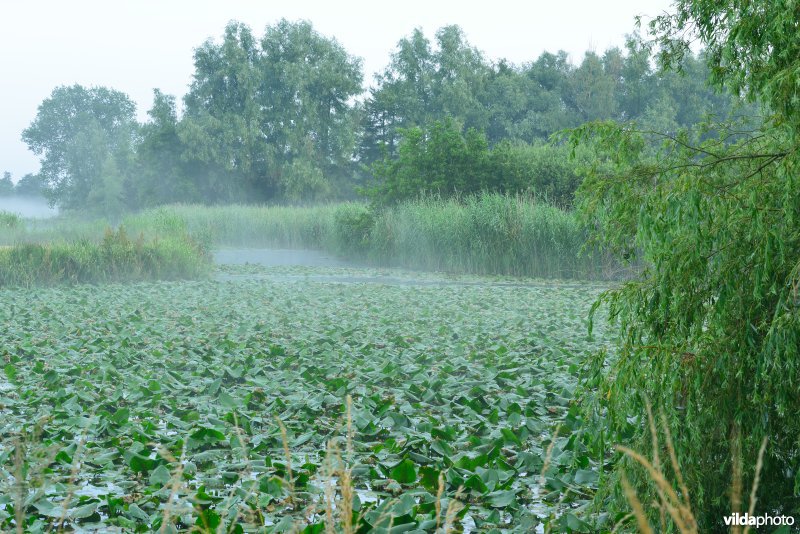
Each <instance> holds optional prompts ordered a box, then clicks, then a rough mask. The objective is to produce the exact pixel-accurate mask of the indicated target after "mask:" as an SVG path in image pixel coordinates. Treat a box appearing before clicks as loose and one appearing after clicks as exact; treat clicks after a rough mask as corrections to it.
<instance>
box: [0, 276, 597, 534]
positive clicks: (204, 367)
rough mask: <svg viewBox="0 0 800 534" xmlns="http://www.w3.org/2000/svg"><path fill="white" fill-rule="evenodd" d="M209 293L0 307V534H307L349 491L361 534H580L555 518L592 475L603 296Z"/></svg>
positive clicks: (428, 290)
mask: <svg viewBox="0 0 800 534" xmlns="http://www.w3.org/2000/svg"><path fill="white" fill-rule="evenodd" d="M224 274H225V275H226V276H225V277H222V278H221V279H220V280H208V281H197V282H176V283H171V282H166V283H165V282H160V283H157V284H152V283H142V284H133V285H106V286H100V287H88V286H77V287H74V288H50V289H39V290H36V291H30V290H0V291H1V292H2V300H3V303H4V305H3V306H2V307H1V308H0V322H2V324H3V325H4V330H3V344H2V347H3V348H2V352H0V358H2V359H3V361H4V362H5V363H4V367H5V369H4V373H0V403H2V405H3V410H4V412H3V413H4V422H3V426H2V429H0V432H2V440H0V528H3V529H4V530H6V529H13V528H14V521H16V520H18V519H21V520H22V521H24V523H25V530H26V531H32V532H36V531H44V530H47V529H48V528H49V527H55V526H56V525H58V524H59V522H60V521H61V520H63V521H64V523H65V526H66V527H67V528H69V529H71V528H77V527H81V528H84V529H92V528H93V526H94V527H95V528H96V527H98V526H99V527H100V528H112V527H114V526H117V527H122V528H125V529H128V530H130V531H141V532H151V531H157V530H159V528H160V526H161V523H162V521H164V520H165V518H166V520H167V521H168V522H169V523H171V524H174V525H175V527H176V528H178V529H180V530H188V529H190V528H191V527H192V526H193V525H198V526H199V527H201V529H202V530H203V531H214V530H215V528H214V526H215V525H216V524H217V522H222V524H223V525H224V528H225V529H226V531H234V532H241V530H236V529H234V530H227V529H229V528H231V525H232V524H239V525H241V526H243V527H245V528H246V529H251V528H255V527H256V526H262V525H267V526H268V527H267V531H269V532H288V531H290V530H291V526H292V525H293V524H299V525H301V528H302V525H307V524H313V525H318V528H314V529H312V530H309V532H312V531H313V532H317V531H320V530H319V529H320V528H321V525H322V522H323V521H324V520H325V514H326V511H325V508H326V505H325V495H326V493H325V488H326V486H327V485H328V484H332V485H333V488H334V492H335V498H336V500H337V501H339V502H340V504H341V499H342V498H343V495H342V493H341V491H342V481H341V477H342V474H343V473H344V472H345V471H347V472H349V474H350V476H351V477H352V486H353V488H354V496H353V503H352V506H353V511H354V514H353V517H356V516H357V517H358V518H359V524H360V525H363V526H364V528H369V525H372V526H376V525H378V524H382V525H384V526H386V525H388V523H389V522H390V521H392V522H393V524H394V525H395V528H399V526H400V525H406V526H405V527H404V528H405V529H413V528H417V529H422V530H433V528H434V526H435V525H436V523H437V519H438V521H439V523H440V525H442V526H444V524H445V522H446V519H445V518H446V516H447V515H448V510H450V513H455V511H456V508H455V507H456V506H457V507H458V508H459V513H458V514H457V515H455V518H454V519H455V522H456V523H458V524H461V525H466V524H473V525H477V526H479V527H480V528H481V529H484V530H485V529H487V528H490V527H491V526H492V525H494V526H497V527H501V526H502V525H505V524H507V521H509V520H510V521H512V524H513V525H516V526H519V528H523V529H528V528H530V529H532V528H534V526H535V525H536V524H537V523H540V522H545V523H548V522H552V524H553V526H554V528H557V529H559V530H563V528H564V527H563V525H569V526H571V527H573V528H576V525H577V526H578V527H577V528H579V530H584V531H585V530H586V529H587V527H586V526H585V524H584V523H582V522H581V521H580V520H579V519H578V518H577V517H576V516H575V515H574V514H573V513H572V512H569V511H568V510H567V508H568V507H571V506H577V505H580V504H586V503H587V500H586V499H587V496H590V495H591V494H592V492H593V491H594V489H595V488H596V485H597V482H598V479H597V472H596V471H594V470H593V469H594V468H595V462H596V458H595V457H594V456H593V455H592V453H591V451H589V450H587V449H586V448H585V447H584V445H583V444H582V443H581V442H580V440H576V439H575V432H576V431H577V430H578V429H580V427H581V425H582V422H581V420H580V418H578V416H577V413H578V409H577V406H574V405H572V404H571V403H570V399H571V397H572V392H573V390H574V388H575V383H576V378H575V374H576V373H577V369H578V366H579V365H580V363H581V361H582V360H583V359H584V358H585V355H586V353H587V351H589V350H593V349H596V348H597V347H598V346H599V344H600V343H602V342H603V338H602V337H597V338H596V339H595V340H594V341H590V340H587V338H586V334H585V331H586V330H585V329H586V327H585V316H586V313H587V310H588V307H589V305H590V303H591V301H592V300H593V299H594V298H596V296H597V294H598V292H599V291H600V290H601V289H602V288H601V287H598V286H592V285H589V284H580V285H570V286H562V287H559V286H557V285H542V284H541V283H539V282H535V281H517V282H516V283H515V284H512V285H503V284H499V285H495V284H492V283H491V281H489V280H485V279H469V280H459V279H457V278H453V277H448V278H442V277H433V276H428V277H426V278H425V285H422V286H417V287H415V286H413V285H405V284H401V285H395V286H390V285H382V284H380V283H370V284H366V285H365V284H363V283H358V284H342V283H340V282H338V281H336V280H332V281H328V282H325V281H314V280H315V277H318V276H320V275H322V276H330V275H339V276H350V277H353V276H371V275H374V273H371V272H369V271H361V270H346V271H331V270H321V271H320V270H314V269H296V268H294V269H292V268H290V269H285V268H284V269H263V268H262V269H257V268H254V267H242V268H236V267H227V268H226V269H225V273H224ZM395 276H407V275H402V274H401V273H395ZM407 280H408V282H410V283H413V282H414V279H407ZM462 282H463V283H462ZM530 282H533V283H530ZM454 283H455V284H456V285H453V284H454ZM476 283H477V285H476ZM348 396H349V397H350V398H351V399H352V403H351V407H352V408H351V410H350V413H349V417H348V413H347V412H348V410H347V399H348ZM281 425H283V427H284V428H285V436H283V435H282V429H281ZM17 432H22V435H21V438H14V437H12V436H14V435H15V434H16V433H17ZM20 440H21V441H20ZM331 440H332V441H331ZM285 448H287V449H288V456H287V451H285V450H284V449H285ZM336 450H338V453H337V452H335V451H336ZM543 471H544V476H543V477H542V476H541V474H542V472H543ZM21 472H22V473H25V476H24V477H22V479H21V480H22V481H23V482H22V484H15V483H14V478H13V477H14V476H17V475H16V474H17V473H21ZM440 474H441V476H442V479H441V480H442V482H441V483H440ZM440 484H441V486H440ZM19 492H23V494H24V495H25V497H24V499H20V497H19V495H20V493H19ZM340 504H337V505H334V506H333V508H334V509H333V514H334V521H336V522H337V523H338V522H339V521H342V522H343V521H344V520H345V518H343V517H341V515H340V511H341V509H342V507H341V505H340ZM451 506H452V507H453V508H449V507H451ZM530 506H532V507H533V508H529V507H530ZM557 511H559V512H561V515H560V516H559V518H556V512H557ZM566 512H568V513H566ZM537 514H539V516H541V517H539V516H537ZM391 517H393V519H390V518H391ZM558 525H562V526H558Z"/></svg>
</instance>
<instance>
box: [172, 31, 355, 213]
mask: <svg viewBox="0 0 800 534" xmlns="http://www.w3.org/2000/svg"><path fill="white" fill-rule="evenodd" d="M195 69H196V71H195V76H194V81H193V83H192V87H191V90H190V92H189V94H187V96H186V98H185V103H186V114H185V117H184V119H183V121H182V123H181V124H180V127H179V135H180V137H181V140H182V142H183V143H184V145H185V146H186V147H187V148H186V150H187V152H186V156H187V157H188V159H189V160H190V161H193V162H196V163H200V164H201V167H203V169H204V174H205V176H206V181H207V182H208V183H209V184H212V185H214V186H215V192H214V193H215V196H216V197H217V199H218V200H232V199H234V198H254V196H255V198H261V199H262V200H267V199H273V198H279V197H280V196H281V195H282V194H283V193H284V192H286V190H287V189H286V185H287V184H286V180H287V179H290V178H291V177H299V176H308V175H307V174H303V173H299V172H298V169H300V168H313V169H318V170H320V171H322V172H323V173H324V175H325V176H331V175H336V174H337V173H338V174H346V173H347V172H348V170H349V167H350V165H351V161H352V156H353V150H354V143H355V135H354V129H355V128H354V120H355V117H354V114H353V113H352V111H351V108H350V105H349V101H350V99H351V98H352V97H354V96H355V95H357V94H359V93H360V92H361V63H360V60H358V59H356V58H353V57H352V56H350V55H349V54H347V52H346V51H345V50H344V48H342V47H341V45H339V43H337V42H336V41H335V40H333V39H329V38H326V37H324V36H322V35H320V34H319V33H317V32H316V31H315V30H314V29H313V27H312V26H311V24H310V23H308V22H305V21H301V22H296V23H293V22H289V21H287V20H281V21H280V22H278V23H277V24H275V25H274V26H270V27H268V28H267V29H266V32H265V34H264V36H263V38H261V39H260V40H259V39H257V38H256V37H255V36H254V35H253V34H252V32H251V31H250V29H249V28H248V27H247V26H245V25H243V24H239V23H231V24H229V25H228V26H227V27H226V29H225V35H224V37H223V41H222V43H221V44H217V43H215V42H213V41H207V42H206V43H205V44H204V45H203V46H202V47H201V48H199V49H198V50H197V51H196V52H195ZM297 159H302V160H304V161H306V162H307V165H305V166H299V167H298V166H294V167H292V164H293V163H294V162H295V160H297ZM308 166H310V167H308ZM289 168H292V169H293V170H292V171H291V172H290V173H289V174H288V175H287V176H284V171H285V170H287V169H289ZM309 172H311V173H312V175H314V176H319V174H318V173H316V172H314V171H313V170H311V171H309ZM220 180H225V181H226V182H225V183H221V182H220ZM311 183H319V180H317V179H314V180H311V181H310V182H308V183H306V184H305V186H304V187H309V184H311ZM300 189H301V190H302V189H303V188H300ZM292 190H293V191H296V190H298V189H297V188H293V189H292Z"/></svg>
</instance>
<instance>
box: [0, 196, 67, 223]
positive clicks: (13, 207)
mask: <svg viewBox="0 0 800 534" xmlns="http://www.w3.org/2000/svg"><path fill="white" fill-rule="evenodd" d="M0 211H8V212H11V213H16V214H17V215H20V216H22V217H26V218H34V219H48V218H50V217H55V216H56V215H58V209H56V208H51V207H50V206H49V205H48V204H47V201H46V200H45V199H43V198H35V197H0Z"/></svg>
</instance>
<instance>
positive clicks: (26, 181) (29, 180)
mask: <svg viewBox="0 0 800 534" xmlns="http://www.w3.org/2000/svg"><path fill="white" fill-rule="evenodd" d="M45 187H46V184H45V182H44V180H43V179H42V177H41V176H39V175H38V174H30V173H28V174H26V175H25V176H23V177H22V178H20V179H19V181H18V182H17V185H16V186H15V187H14V193H15V194H17V195H19V196H21V197H42V196H44V194H45V191H44V189H45Z"/></svg>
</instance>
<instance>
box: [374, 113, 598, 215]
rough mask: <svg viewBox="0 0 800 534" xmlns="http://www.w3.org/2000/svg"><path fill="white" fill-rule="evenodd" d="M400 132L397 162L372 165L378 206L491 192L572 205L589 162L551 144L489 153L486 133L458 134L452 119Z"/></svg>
mask: <svg viewBox="0 0 800 534" xmlns="http://www.w3.org/2000/svg"><path fill="white" fill-rule="evenodd" d="M401 132H402V133H403V139H402V140H401V141H400V147H399V150H398V156H397V158H395V159H391V160H390V159H387V160H386V161H384V162H382V163H376V164H375V165H374V166H373V171H374V172H375V180H374V185H372V186H371V187H368V188H367V189H366V191H365V192H366V193H367V195H368V196H369V197H370V198H371V199H372V200H373V201H375V202H376V203H377V204H379V205H387V204H393V203H397V202H399V201H402V200H409V199H415V198H418V197H419V196H420V193H427V194H434V195H437V196H439V197H451V196H469V195H477V194H480V193H485V192H487V191H492V192H499V193H504V194H520V193H522V194H536V195H538V196H539V198H546V199H547V200H548V201H549V202H551V203H553V204H557V205H559V206H571V205H572V198H573V194H574V192H575V189H577V187H578V184H579V183H580V181H581V178H580V174H579V173H580V169H581V168H582V167H584V166H586V165H587V164H588V162H589V161H590V160H591V154H590V153H589V151H587V150H579V151H578V152H577V153H576V154H571V151H570V150H569V148H568V147H566V146H555V145H552V144H549V145H547V144H539V145H534V146H531V145H528V144H525V143H519V142H517V143H512V142H511V141H503V142H501V143H499V144H497V145H496V146H494V147H493V148H492V149H490V148H489V144H488V141H487V139H486V135H485V134H482V133H480V132H478V131H477V130H475V129H469V130H467V132H466V134H462V133H461V128H460V127H459V126H457V125H456V124H455V123H454V122H453V121H452V120H451V119H446V120H444V121H441V122H440V121H436V122H434V123H433V125H431V126H430V127H429V128H424V129H423V128H410V129H408V130H401Z"/></svg>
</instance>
